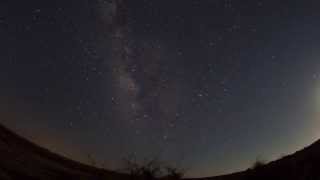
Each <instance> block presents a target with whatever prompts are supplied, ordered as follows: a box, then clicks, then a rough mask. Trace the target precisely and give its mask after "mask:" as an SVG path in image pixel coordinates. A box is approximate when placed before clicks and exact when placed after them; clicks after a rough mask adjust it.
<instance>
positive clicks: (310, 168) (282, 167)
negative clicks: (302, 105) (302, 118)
mask: <svg viewBox="0 0 320 180" xmlns="http://www.w3.org/2000/svg"><path fill="white" fill-rule="evenodd" d="M201 180H320V140H318V141H317V142H315V143H313V144H312V145H310V146H308V147H306V148H304V149H303V150H300V151H297V152H296V153H294V154H292V155H289V156H285V157H283V158H281V159H279V160H276V161H273V162H270V163H268V164H266V165H264V166H260V167H256V168H253V169H248V170H246V171H243V172H239V173H234V174H230V175H225V176H218V177H211V178H202V179H201Z"/></svg>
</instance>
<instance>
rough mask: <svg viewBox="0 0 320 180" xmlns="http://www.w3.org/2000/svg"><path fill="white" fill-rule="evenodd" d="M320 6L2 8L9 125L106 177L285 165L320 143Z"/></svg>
mask: <svg viewBox="0 0 320 180" xmlns="http://www.w3.org/2000/svg"><path fill="white" fill-rule="evenodd" d="M317 5H318V2H316V1H308V2H305V1H301V2H293V1H289V0H288V1H287V0H285V1H281V2H278V1H273V2H271V1H267V0H260V1H234V0H201V1H196V0H184V1H183V2H182V1H173V0H172V1H162V0H137V1H135V0H134V1H132V0H77V1H76V0H74V1H73V0H70V1H68V2H65V1H59V0H58V1H52V2H48V1H46V2H43V1H40V0H31V1H28V2H18V1H14V0H13V1H2V2H0V39H1V41H0V47H1V52H0V59H1V61H0V82H1V88H0V115H1V123H3V124H5V125H6V126H8V127H9V128H11V129H13V130H15V131H16V132H18V133H19V134H21V135H22V136H24V137H26V138H28V139H31V140H32V141H34V142H36V143H38V144H40V145H42V146H45V147H47V148H49V149H50V150H52V151H54V152H57V153H60V154H63V155H65V156H67V157H69V158H72V159H75V160H79V161H81V162H84V163H90V162H91V161H92V159H95V161H96V163H95V164H96V165H97V166H103V167H105V168H108V169H119V168H121V167H122V163H123V161H122V160H123V158H125V157H128V156H131V155H134V156H136V157H137V159H139V160H140V161H143V160H144V159H148V158H158V159H160V160H161V161H164V162H166V163H168V164H172V165H175V166H178V167H182V168H185V169H187V170H188V171H187V176H209V175H218V174H223V173H230V172H234V171H238V170H243V169H246V168H248V167H249V166H250V165H251V164H252V163H253V162H254V161H255V160H256V159H264V160H266V161H269V160H273V159H276V158H278V157H280V156H281V155H283V154H288V153H291V152H294V151H295V150H297V149H299V148H301V147H304V146H305V145H307V144H309V143H311V142H312V141H314V140H316V139H318V138H319V137H320V133H318V128H319V127H320V126H319V125H320V124H319V121H318V117H319V110H318V109H319V104H320V103H319V99H320V98H319V97H320V91H319V77H320V76H319V68H320V61H319V60H318V59H319V56H320V54H319V53H318V52H319V50H318V49H319V47H320V46H319V42H320V37H319V33H318V32H319V30H320V24H319V22H318V19H319V16H320V15H319V12H318V9H317V7H318V6H317ZM89 157H90V158H89Z"/></svg>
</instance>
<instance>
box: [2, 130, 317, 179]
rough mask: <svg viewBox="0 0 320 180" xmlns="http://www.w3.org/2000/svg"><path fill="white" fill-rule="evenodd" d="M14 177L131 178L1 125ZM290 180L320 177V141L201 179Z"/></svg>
mask: <svg viewBox="0 0 320 180" xmlns="http://www.w3.org/2000/svg"><path fill="white" fill-rule="evenodd" d="M11 179H27V180H28V179H34V180H37V179H39V180H42V179H45V180H47V179H48V180H53V179H70V180H73V179H77V180H78V179H80V180H81V179H83V180H87V179H90V180H100V179H102V180H126V179H130V178H129V177H128V176H127V175H123V174H120V173H116V172H113V171H107V170H102V169H99V168H95V167H91V166H88V165H84V164H81V163H78V162H75V161H72V160H69V159H67V158H64V157H62V156H59V155H57V154H54V153H52V152H50V151H49V150H47V149H44V148H41V147H39V146H37V145H35V144H33V143H32V142H29V141H28V140H25V139H24V138H21V137H20V136H18V135H16V134H15V133H13V132H11V131H10V130H8V129H7V128H5V127H3V126H1V125H0V180H11ZM289 179H290V180H320V141H317V142H315V143H313V144H312V145H310V146H309V147H306V148H304V149H303V150H301V151H298V152H296V153H294V154H292V155H289V156H286V157H283V158H281V159H279V160H276V161H273V162H271V163H268V164H266V165H264V166H259V167H257V168H254V169H248V170H246V171H243V172H239V173H234V174H230V175H224V176H217V177H208V178H199V179H197V180H289ZM190 180H191V179H190ZM192 180H196V179H192Z"/></svg>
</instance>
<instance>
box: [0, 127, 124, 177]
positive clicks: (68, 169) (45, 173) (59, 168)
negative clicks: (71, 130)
mask: <svg viewBox="0 0 320 180" xmlns="http://www.w3.org/2000/svg"><path fill="white" fill-rule="evenodd" d="M0 179H1V180H9V179H35V180H36V179H48V180H50V179H71V180H72V179H83V180H84V179H90V180H98V179H115V180H118V179H119V180H120V179H125V176H124V175H121V174H118V173H115V172H112V171H106V170H102V169H98V168H94V167H91V166H87V165H83V164H80V163H78V162H75V161H72V160H69V159H67V158H64V157H62V156H59V155H56V154H54V153H52V152H50V151H48V150H47V149H44V148H41V147H39V146H37V145H35V144H33V143H32V142H29V141H27V140H25V139H23V138H21V137H20V136H18V135H16V134H15V133H13V132H11V131H10V130H8V129H6V128H5V127H3V126H1V125H0Z"/></svg>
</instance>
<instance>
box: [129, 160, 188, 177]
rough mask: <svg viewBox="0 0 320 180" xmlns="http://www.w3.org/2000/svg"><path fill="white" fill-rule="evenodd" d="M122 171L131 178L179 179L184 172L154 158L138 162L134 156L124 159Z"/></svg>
mask: <svg viewBox="0 0 320 180" xmlns="http://www.w3.org/2000/svg"><path fill="white" fill-rule="evenodd" d="M124 172H125V173H128V174H129V175H130V178H131V180H156V179H163V180H179V179H182V177H183V174H184V173H183V171H182V170H179V169H178V168H173V167H170V166H164V165H163V163H161V162H159V161H158V160H156V159H152V160H150V161H147V162H146V163H142V164H139V163H138V162H137V161H136V159H135V158H132V159H125V168H124Z"/></svg>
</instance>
